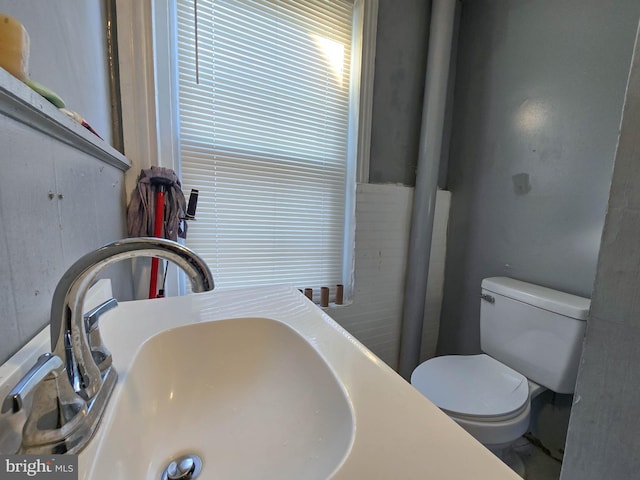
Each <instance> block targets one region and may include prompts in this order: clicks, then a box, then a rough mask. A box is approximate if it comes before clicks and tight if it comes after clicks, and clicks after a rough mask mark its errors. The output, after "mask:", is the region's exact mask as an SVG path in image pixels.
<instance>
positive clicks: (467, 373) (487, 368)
mask: <svg viewBox="0 0 640 480" xmlns="http://www.w3.org/2000/svg"><path fill="white" fill-rule="evenodd" d="M411 384H412V385H413V386H414V387H415V388H416V389H418V390H419V391H420V392H421V393H422V394H423V395H424V396H425V397H427V398H428V399H429V400H431V401H432V402H433V403H434V404H436V405H437V406H438V407H439V408H440V409H442V410H443V411H445V413H447V414H449V415H451V416H454V417H456V418H458V419H468V420H472V421H474V422H484V421H486V422H500V421H504V420H508V419H510V418H514V417H516V416H518V415H521V414H522V413H523V412H524V411H525V410H527V409H528V407H529V384H528V382H527V379H526V377H525V376H524V375H522V374H520V373H518V372H516V371H515V370H513V369H512V368H510V367H508V366H506V365H504V364H503V363H500V362H499V361H497V360H495V359H494V358H491V357H490V356H488V355H486V354H480V355H447V356H442V357H436V358H432V359H430V360H427V361H426V362H424V363H422V364H421V365H419V366H418V367H417V368H416V369H415V370H414V371H413V374H412V375H411Z"/></svg>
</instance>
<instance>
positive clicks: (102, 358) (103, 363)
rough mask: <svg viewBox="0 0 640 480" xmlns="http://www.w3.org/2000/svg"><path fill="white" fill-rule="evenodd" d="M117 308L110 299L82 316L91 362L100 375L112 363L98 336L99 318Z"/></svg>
mask: <svg viewBox="0 0 640 480" xmlns="http://www.w3.org/2000/svg"><path fill="white" fill-rule="evenodd" d="M117 306H118V301H117V300H116V299H115V298H110V299H109V300H107V301H106V302H103V303H101V304H100V305H98V306H97V307H95V308H94V309H92V310H90V311H88V312H87V313H85V314H84V315H83V319H84V328H85V331H86V332H87V336H88V338H89V349H90V350H91V356H92V357H93V361H94V362H96V365H97V366H98V368H99V369H100V373H104V372H105V371H106V370H107V368H109V367H110V366H111V363H112V361H113V359H112V357H111V352H109V350H108V349H107V347H106V346H105V344H104V342H103V341H102V337H101V336H100V328H99V325H98V321H99V320H100V316H101V315H102V314H104V313H105V312H108V311H109V310H112V309H114V308H116V307H117Z"/></svg>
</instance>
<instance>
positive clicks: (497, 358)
mask: <svg viewBox="0 0 640 480" xmlns="http://www.w3.org/2000/svg"><path fill="white" fill-rule="evenodd" d="M589 306H590V300H589V299H586V298H582V297H578V296H575V295H570V294H568V293H563V292H559V291H556V290H552V289H550V288H545V287H541V286H538V285H533V284H531V283H526V282H522V281H519V280H515V279H513V278H507V277H492V278H486V279H484V280H483V281H482V294H481V295H480V346H481V349H482V351H483V352H484V353H482V354H479V355H446V356H441V357H435V358H432V359H430V360H427V361H426V362H423V363H422V364H420V365H418V367H416V369H415V370H414V371H413V373H412V375H411V384H412V385H413V386H414V387H415V388H416V389H418V390H419V391H420V392H421V393H422V394H423V395H424V396H426V397H427V398H428V399H429V400H431V401H432V402H433V403H434V404H435V405H437V406H438V407H439V408H440V409H441V410H443V411H444V412H445V413H446V414H447V415H449V417H451V418H452V419H453V420H454V421H456V422H457V423H458V424H459V425H460V426H462V427H463V428H464V429H465V430H467V432H469V433H470V434H471V435H473V436H474V437H475V438H476V439H477V440H478V441H479V442H480V443H482V444H484V445H485V446H486V447H487V448H489V449H490V450H491V451H493V452H494V453H495V454H496V455H497V456H499V457H500V458H502V459H503V460H504V461H505V462H506V463H508V464H510V466H511V467H512V468H514V470H516V471H518V472H519V473H522V470H523V466H522V464H521V461H520V460H519V459H518V457H517V455H513V452H512V449H511V448H510V446H511V445H512V444H513V443H514V442H515V441H516V440H517V439H518V438H519V437H520V436H522V434H524V433H525V432H526V431H527V429H528V427H529V417H530V412H531V399H532V398H534V397H535V396H536V395H538V394H540V393H541V392H542V391H544V390H545V389H549V390H552V391H554V392H557V393H573V391H574V386H575V381H576V376H577V373H578V363H579V361H580V354H581V351H582V340H583V337H584V332H585V328H586V319H587V317H588V314H589Z"/></svg>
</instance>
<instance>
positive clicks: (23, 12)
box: [0, 0, 131, 363]
mask: <svg viewBox="0 0 640 480" xmlns="http://www.w3.org/2000/svg"><path fill="white" fill-rule="evenodd" d="M103 3H104V2H103V1H102V0H65V1H63V2H43V1H40V0H23V1H20V2H16V1H8V0H0V11H2V12H3V13H6V14H9V15H12V16H15V17H16V18H18V19H19V20H20V21H21V22H22V23H23V24H24V25H25V26H26V28H27V30H28V32H29V34H30V37H31V68H30V71H31V78H32V79H34V80H36V81H38V82H40V83H42V84H44V85H46V86H48V87H50V88H51V89H53V90H54V91H56V92H57V93H58V94H59V95H61V96H62V97H63V98H64V99H65V101H66V103H67V105H68V107H69V108H70V109H72V110H76V111H78V112H79V113H81V115H83V116H84V117H85V118H87V120H88V121H89V123H91V124H92V125H93V127H94V128H95V129H96V130H97V131H98V132H99V133H101V134H102V136H103V137H104V138H106V139H107V140H108V139H109V138H110V130H111V117H110V110H109V105H110V98H109V95H108V76H107V63H106V51H105V33H104V28H105V17H104V11H103ZM55 113H57V112H55ZM0 126H1V128H0V147H1V149H0V150H1V151H2V155H0V166H1V168H2V172H3V176H4V180H5V181H3V182H2V183H1V184H0V221H1V222H2V232H3V234H2V235H0V363H4V361H5V360H6V359H7V358H8V357H9V356H10V355H11V354H13V353H14V352H16V351H17V350H18V349H20V347H22V345H24V344H25V343H26V342H27V341H28V340H29V339H30V338H31V337H33V335H34V334H35V333H37V332H38V331H39V330H40V329H41V328H42V327H43V326H44V325H45V324H46V323H47V322H48V321H49V309H50V306H51V296H52V293H53V290H54V288H55V286H56V284H57V282H58V280H59V279H60V277H61V276H62V274H63V273H64V271H65V270H66V269H67V268H68V267H69V266H70V265H71V264H72V263H73V262H74V261H75V260H77V259H78V258H79V257H80V256H82V255H83V254H84V253H86V252H88V251H90V250H92V249H94V248H97V247H99V246H101V245H103V244H105V243H107V242H109V241H113V240H117V239H119V238H122V237H123V236H125V235H126V230H125V224H124V205H125V203H124V200H125V199H124V185H123V172H122V171H120V170H118V169H116V168H114V167H111V166H109V165H107V164H106V163H104V162H102V161H99V160H96V159H94V158H92V157H91V156H89V155H87V154H86V153H83V152H81V151H80V150H77V149H75V148H73V147H71V146H69V145H67V144H64V143H61V142H60V141H57V140H54V139H52V138H51V137H48V136H47V135H45V134H43V133H40V132H38V131H35V130H33V129H32V128H29V127H28V126H27V125H25V124H23V123H19V122H17V121H15V120H13V119H11V118H8V117H4V116H0ZM49 192H54V193H61V194H63V198H57V197H55V198H54V199H50V198H49ZM129 272H130V270H127V266H125V265H124V264H122V265H118V266H114V267H111V269H110V271H109V272H105V276H110V277H113V278H114V279H115V280H116V281H115V284H114V292H115V293H116V295H118V296H119V298H121V299H128V298H131V280H130V273H129Z"/></svg>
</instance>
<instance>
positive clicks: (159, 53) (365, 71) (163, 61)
mask: <svg viewBox="0 0 640 480" xmlns="http://www.w3.org/2000/svg"><path fill="white" fill-rule="evenodd" d="M116 8H117V22H118V36H119V45H120V51H119V61H120V72H121V75H120V85H121V97H122V104H123V122H122V123H123V131H124V148H125V154H126V155H127V156H128V157H129V159H130V160H131V162H132V166H133V168H132V169H131V170H130V171H129V174H128V175H127V178H126V187H127V188H126V190H127V196H129V195H130V193H131V191H132V190H133V188H134V187H135V179H136V178H137V176H138V174H139V171H140V169H144V168H149V167H150V166H151V165H152V164H157V165H159V166H163V167H167V168H171V169H173V170H175V171H176V172H177V173H178V175H180V161H179V158H180V157H179V143H178V129H177V118H178V117H177V114H178V112H177V68H176V54H175V51H173V47H172V45H175V43H174V41H173V40H174V38H175V35H176V32H175V29H174V27H173V26H174V25H175V22H174V21H173V15H174V11H173V10H174V8H175V6H174V2H172V1H171V0H155V1H154V0H141V1H136V2H131V1H130V0H116ZM354 12H355V15H356V22H358V27H359V30H360V33H359V35H357V37H356V41H357V42H359V46H360V48H356V49H355V51H357V52H358V53H359V56H360V58H359V64H360V66H359V72H352V74H354V73H355V75H356V77H354V78H358V79H359V97H358V98H356V99H354V102H355V103H356V104H355V105H353V108H352V109H351V111H352V112H358V114H357V119H354V121H355V122H357V123H356V125H357V138H356V145H355V146H354V148H355V149H356V168H355V174H354V177H355V178H352V179H350V180H349V182H350V183H351V184H352V185H353V188H350V189H348V191H347V199H346V201H347V202H348V211H349V212H351V214H350V218H349V219H348V220H347V221H348V225H345V236H346V237H347V239H346V241H345V245H351V248H350V249H349V248H347V247H345V252H344V254H345V255H348V256H347V257H345V261H344V262H343V263H344V266H343V268H344V273H343V278H348V279H350V281H349V282H347V283H345V298H346V299H350V298H352V296H353V283H354V279H353V271H354V262H355V255H354V252H353V250H354V249H353V246H354V245H355V221H356V219H355V192H356V184H357V183H368V181H369V155H370V144H371V118H372V106H373V78H374V66H375V50H376V29H377V18H378V0H355V1H354ZM125 45H126V46H127V48H123V47H124V46H125ZM354 64H358V62H357V61H356V62H354ZM132 65H135V66H136V68H132ZM352 114H353V113H352ZM153 159H156V161H155V162H154V161H153ZM347 250H350V251H347ZM142 283H144V282H142ZM184 284H185V282H184V278H183V275H182V273H181V272H177V273H172V272H171V271H170V272H169V274H168V276H167V286H166V292H167V295H175V294H184V292H185V286H184Z"/></svg>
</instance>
